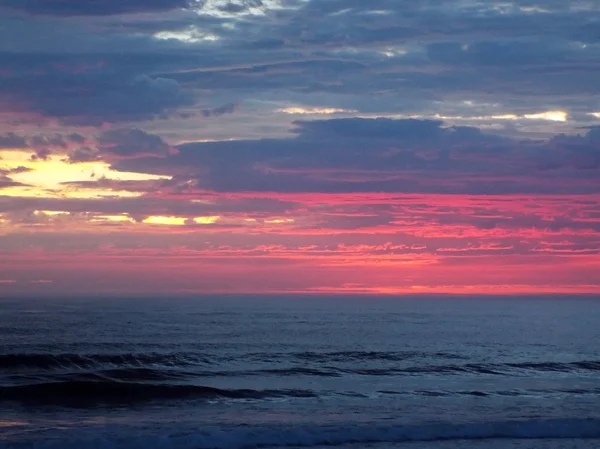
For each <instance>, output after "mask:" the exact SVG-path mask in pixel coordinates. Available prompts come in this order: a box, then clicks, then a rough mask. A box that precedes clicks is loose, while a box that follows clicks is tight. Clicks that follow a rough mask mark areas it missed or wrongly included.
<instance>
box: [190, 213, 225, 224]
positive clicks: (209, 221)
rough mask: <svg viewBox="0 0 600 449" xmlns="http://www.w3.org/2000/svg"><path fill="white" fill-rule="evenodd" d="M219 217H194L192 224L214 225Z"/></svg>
mask: <svg viewBox="0 0 600 449" xmlns="http://www.w3.org/2000/svg"><path fill="white" fill-rule="evenodd" d="M219 218H220V217H219V216H218V215H211V216H208V217H195V218H194V223H196V224H213V223H216V222H217V220H218V219H219Z"/></svg>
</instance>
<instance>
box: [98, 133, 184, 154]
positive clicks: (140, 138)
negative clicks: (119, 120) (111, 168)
mask: <svg viewBox="0 0 600 449" xmlns="http://www.w3.org/2000/svg"><path fill="white" fill-rule="evenodd" d="M97 141H98V149H99V153H100V155H102V156H107V157H109V158H110V157H111V156H113V157H117V158H136V157H167V156H168V155H169V154H172V153H174V152H175V151H176V150H175V149H174V148H173V147H172V146H170V145H169V144H167V143H166V142H165V141H164V140H163V139H162V138H161V137H160V136H157V135H154V134H149V133H147V132H145V131H142V130H140V129H115V130H110V131H105V132H103V133H102V134H101V135H100V136H98V138H97Z"/></svg>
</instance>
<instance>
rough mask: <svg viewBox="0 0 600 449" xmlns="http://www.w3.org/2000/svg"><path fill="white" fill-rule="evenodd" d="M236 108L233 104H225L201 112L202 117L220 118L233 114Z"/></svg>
mask: <svg viewBox="0 0 600 449" xmlns="http://www.w3.org/2000/svg"><path fill="white" fill-rule="evenodd" d="M236 107H237V106H236V105H235V104H234V103H227V104H224V105H223V106H219V107H218V108H214V109H204V110H203V111H202V115H203V116H204V117H220V116H221V115H225V114H232V113H233V112H235V110H236Z"/></svg>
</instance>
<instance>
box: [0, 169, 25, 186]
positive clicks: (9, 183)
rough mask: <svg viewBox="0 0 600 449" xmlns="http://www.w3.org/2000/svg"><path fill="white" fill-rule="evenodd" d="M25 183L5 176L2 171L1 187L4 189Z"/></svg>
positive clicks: (0, 177) (0, 174) (0, 176)
mask: <svg viewBox="0 0 600 449" xmlns="http://www.w3.org/2000/svg"><path fill="white" fill-rule="evenodd" d="M24 185H25V184H22V183H20V182H17V181H13V180H12V179H11V178H10V176H5V175H3V174H2V173H1V172H0V189H4V188H6V187H17V186H24Z"/></svg>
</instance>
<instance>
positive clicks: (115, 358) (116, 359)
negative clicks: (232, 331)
mask: <svg viewBox="0 0 600 449" xmlns="http://www.w3.org/2000/svg"><path fill="white" fill-rule="evenodd" d="M208 362H209V361H208V359H207V358H206V356H205V355H203V354H191V353H169V354H162V353H156V352H150V353H139V354H75V353H73V354H64V353H63V354H39V353H20V354H1V355H0V368H1V369H2V370H15V369H46V370H49V369H65V368H80V369H85V368H94V367H99V366H106V365H108V366H148V365H163V366H189V365H198V364H202V363H208Z"/></svg>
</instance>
